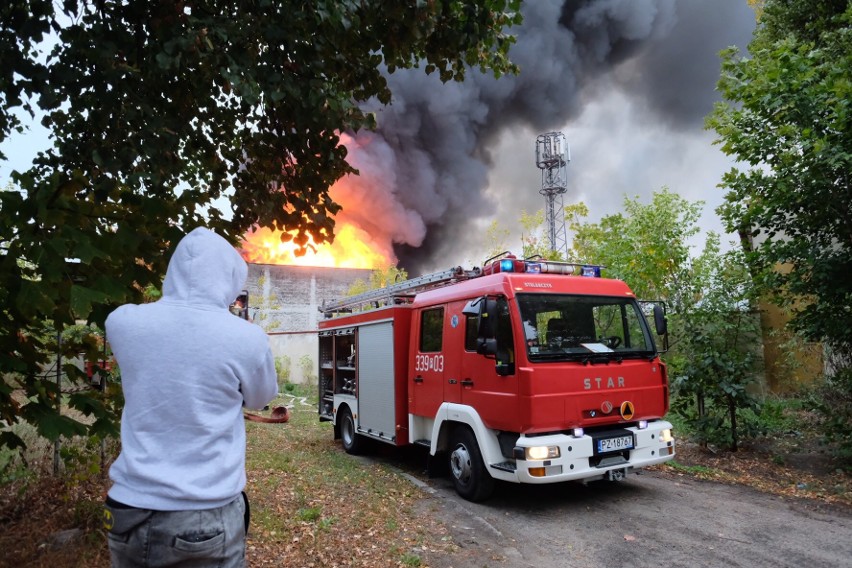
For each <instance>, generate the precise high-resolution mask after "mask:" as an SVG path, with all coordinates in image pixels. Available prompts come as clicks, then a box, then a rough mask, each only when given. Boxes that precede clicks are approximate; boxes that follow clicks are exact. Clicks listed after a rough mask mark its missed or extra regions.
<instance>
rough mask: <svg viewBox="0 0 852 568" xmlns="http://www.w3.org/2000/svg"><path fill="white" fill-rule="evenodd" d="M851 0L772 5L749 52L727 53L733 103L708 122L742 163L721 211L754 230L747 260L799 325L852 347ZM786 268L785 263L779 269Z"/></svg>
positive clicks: (730, 178)
mask: <svg viewBox="0 0 852 568" xmlns="http://www.w3.org/2000/svg"><path fill="white" fill-rule="evenodd" d="M850 24H852V7H850V6H849V5H848V4H847V3H834V2H825V1H822V0H807V1H804V2H795V3H794V2H782V1H770V2H767V3H766V10H765V13H764V15H763V16H762V18H761V20H760V26H759V28H758V30H757V32H756V34H755V38H754V40H753V42H752V43H751V45H750V46H749V52H750V58H748V59H746V58H742V57H740V55H739V54H738V53H737V52H736V51H734V50H728V51H725V52H723V54H722V57H723V64H722V78H721V79H720V81H719V88H720V90H721V91H722V93H723V95H724V96H725V98H726V99H727V100H728V101H729V102H726V103H724V104H719V105H717V106H716V109H715V110H714V112H713V114H711V115H710V116H709V117H708V119H707V124H708V126H709V127H711V128H713V129H714V130H716V132H717V133H718V134H719V141H718V142H719V143H720V144H721V146H722V150H723V151H724V152H726V153H727V154H730V155H732V156H734V157H735V158H736V159H737V160H738V161H739V162H741V163H743V164H745V165H746V166H745V169H744V170H743V169H740V168H737V169H733V170H731V172H729V173H728V174H726V175H725V176H724V179H723V183H722V187H724V188H725V189H726V190H727V194H726V198H725V199H726V202H725V204H724V205H723V206H722V207H721V208H720V210H719V211H720V214H721V215H722V218H723V219H724V221H725V222H726V224H727V226H728V228H729V230H735V231H740V232H741V233H742V234H750V235H751V236H752V237H753V241H754V242H753V244H751V245H749V247H750V253H749V257H748V261H749V263H750V265H751V267H752V270H753V272H754V273H755V275H756V278H757V280H758V282H760V283H761V284H762V285H763V286H764V289H765V291H766V292H767V294H768V295H769V296H771V297H773V298H775V299H776V301H777V302H778V303H780V304H781V305H782V306H784V307H787V308H790V309H792V310H793V313H794V318H793V320H792V322H791V325H792V328H793V329H794V330H796V331H798V332H799V333H801V334H802V335H803V336H804V337H805V338H807V339H809V340H812V341H825V342H828V343H830V344H832V345H833V346H834V348H835V349H840V350H842V351H843V352H845V353H847V354H850V353H852V315H850V314H848V313H847V311H846V310H845V309H844V308H845V307H846V306H848V305H849V302H850V298H852V281H850V280H849V278H844V277H842V276H840V275H841V274H849V273H850V271H852V224H850V221H849V219H850V218H852V186H850V177H849V172H850V171H852V136H850V132H852V130H851V129H850V113H849V108H850V104H852V102H850V101H852V97H850V95H852V92H850V79H849V77H850V74H852V31H850V30H851V29H852V28H850ZM780 267H783V270H781V269H779V268H780Z"/></svg>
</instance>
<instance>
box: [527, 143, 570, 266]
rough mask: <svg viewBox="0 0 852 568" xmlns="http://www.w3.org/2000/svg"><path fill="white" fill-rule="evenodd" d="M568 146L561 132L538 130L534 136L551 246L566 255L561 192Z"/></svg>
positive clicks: (565, 187) (565, 186) (565, 183)
mask: <svg viewBox="0 0 852 568" xmlns="http://www.w3.org/2000/svg"><path fill="white" fill-rule="evenodd" d="M570 161H571V150H570V149H569V148H568V144H567V143H566V142H565V135H564V134H562V133H561V132H548V133H547V134H540V135H539V136H538V138H536V140H535V165H536V166H538V168H539V169H540V170H541V190H539V193H540V194H542V195H543V196H544V199H545V216H546V219H545V221H546V223H547V230H548V238H549V239H550V250H551V251H553V252H554V253H559V254H561V255H562V257H563V259H567V258H568V234H567V232H566V230H565V205H564V202H563V200H562V195H563V194H564V193H565V192H566V191H568V162H570Z"/></svg>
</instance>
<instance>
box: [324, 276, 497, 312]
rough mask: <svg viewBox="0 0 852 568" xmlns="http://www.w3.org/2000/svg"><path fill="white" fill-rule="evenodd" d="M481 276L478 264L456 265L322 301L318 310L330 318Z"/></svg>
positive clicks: (407, 299) (395, 301) (404, 299)
mask: <svg viewBox="0 0 852 568" xmlns="http://www.w3.org/2000/svg"><path fill="white" fill-rule="evenodd" d="M481 275H482V270H481V269H480V268H478V267H477V268H473V269H472V270H464V269H463V268H462V267H461V266H456V267H454V268H450V269H449V270H442V271H440V272H435V273H433V274H426V275H424V276H418V277H417V278H412V279H410V280H404V281H402V282H398V283H396V284H391V285H390V286H385V287H384V288H378V289H376V290H369V291H367V292H364V293H362V294H356V295H354V296H349V297H348V298H341V299H338V300H333V301H331V302H323V304H322V306H321V307H320V308H319V311H321V312H322V313H323V314H324V315H325V317H331V315H332V314H333V313H334V312H351V311H353V310H356V309H365V308H379V307H381V306H389V305H392V304H402V303H408V302H410V301H411V300H412V299H413V298H414V296H415V295H416V294H417V293H419V292H424V291H426V290H430V289H432V288H438V287H440V286H446V285H447V284H453V283H455V282H461V281H462V280H467V279H469V278H476V277H477V276H481Z"/></svg>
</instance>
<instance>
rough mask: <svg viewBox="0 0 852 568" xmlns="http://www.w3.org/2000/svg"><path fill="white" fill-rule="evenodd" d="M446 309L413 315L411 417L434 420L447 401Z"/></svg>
mask: <svg viewBox="0 0 852 568" xmlns="http://www.w3.org/2000/svg"><path fill="white" fill-rule="evenodd" d="M445 314H446V308H445V306H431V307H428V308H422V309H420V310H417V311H416V312H415V313H414V316H413V317H414V322H413V325H412V327H413V329H415V330H416V332H415V333H414V335H413V337H412V338H411V357H412V358H413V360H412V361H411V362H410V365H409V369H410V371H409V372H410V373H411V379H410V381H411V382H410V383H409V385H410V386H409V396H410V399H411V400H410V406H409V407H410V409H411V412H412V414H415V415H417V416H425V417H428V418H434V417H435V415H436V414H437V413H438V407H439V406H441V403H442V402H443V401H444V384H445V382H446V381H445V378H444V375H445V366H446V359H445V355H444V354H445V345H446V338H445V337H444V330H445V327H446V326H445V322H444V317H445Z"/></svg>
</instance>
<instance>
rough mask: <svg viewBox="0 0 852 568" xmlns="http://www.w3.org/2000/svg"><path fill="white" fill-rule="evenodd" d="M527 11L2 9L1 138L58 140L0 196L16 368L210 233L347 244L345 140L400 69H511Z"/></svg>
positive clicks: (331, 1)
mask: <svg viewBox="0 0 852 568" xmlns="http://www.w3.org/2000/svg"><path fill="white" fill-rule="evenodd" d="M519 4H520V0H476V1H472V0H430V1H422V0H406V1H399V0H362V1H358V2H353V1H339V0H315V1H313V2H301V1H299V2H296V1H288V0H242V1H234V2H211V1H193V0H187V1H182V2H175V1H172V0H153V1H148V0H144V1H143V0H130V1H125V2H92V1H88V0H76V1H75V0H64V1H62V2H57V1H54V0H7V1H6V2H4V3H3V5H2V8H0V141H2V140H5V139H7V138H9V137H10V136H12V135H14V134H15V133H18V132H21V131H22V130H23V128H24V126H23V124H22V122H21V121H20V119H19V118H18V117H19V116H21V115H22V114H26V113H28V114H30V115H31V116H33V117H36V116H38V117H41V118H40V119H41V123H42V124H43V125H44V126H45V127H46V128H47V129H48V131H49V132H50V134H51V144H52V145H51V147H50V149H49V150H47V151H46V152H43V153H41V154H39V155H38V157H37V158H36V159H35V160H34V162H33V164H32V167H31V168H30V169H28V170H27V171H23V172H14V173H13V176H12V177H13V181H14V183H15V186H16V188H15V189H14V190H13V191H3V192H0V303H2V305H3V311H2V314H0V321H2V332H0V372H2V373H4V374H5V373H9V372H13V371H14V372H16V373H19V374H22V375H24V376H27V377H32V376H34V375H36V374H38V372H39V371H40V368H41V365H42V364H43V363H45V362H46V355H45V349H44V348H45V341H44V340H43V339H42V337H46V336H50V333H51V332H50V331H49V330H45V329H39V328H42V327H44V326H51V325H52V326H55V327H57V328H61V327H62V326H65V325H69V324H72V323H74V322H75V321H76V320H89V321H95V322H102V321H103V320H104V318H105V316H106V314H107V313H108V311H109V310H110V309H111V308H112V307H113V306H114V305H116V304H120V303H124V302H126V301H129V300H138V299H141V297H142V291H143V290H145V289H146V287H148V286H149V285H151V284H153V285H155V286H156V285H158V284H159V282H160V278H161V276H162V274H163V273H164V272H165V267H166V262H167V258H168V252H169V250H170V248H171V247H173V246H175V244H176V243H177V241H178V240H179V238H180V237H181V236H182V235H183V234H185V232H186V231H187V230H188V229H190V228H192V227H194V226H198V225H206V226H209V227H211V228H213V229H216V230H217V231H218V232H220V233H221V234H223V235H225V236H226V237H228V238H230V239H232V240H234V241H236V239H237V238H238V237H239V236H240V235H242V234H244V233H245V231H246V230H247V229H248V228H249V227H251V226H253V225H256V224H257V225H261V226H265V227H271V228H276V229H286V230H296V236H295V237H294V241H295V243H296V244H298V245H300V246H304V245H306V243H307V242H308V237H309V236H311V237H313V240H314V241H315V242H323V241H326V240H331V239H332V238H333V227H334V222H333V216H334V214H335V213H336V212H337V211H338V210H339V205H337V204H336V203H334V202H333V201H332V200H331V199H330V197H329V193H328V189H329V187H330V186H331V184H333V183H334V182H335V181H336V180H338V179H339V178H340V177H341V176H343V175H345V174H347V173H351V172H353V171H354V170H353V169H352V168H351V166H349V164H348V163H347V162H346V148H345V147H343V146H342V145H341V144H340V138H339V135H340V133H341V132H345V131H350V130H351V131H356V130H358V129H360V128H364V127H371V126H373V125H374V118H373V116H371V115H369V114H365V113H364V112H363V111H362V110H361V108H360V107H359V103H361V102H364V101H368V100H370V99H373V98H375V99H377V100H378V101H380V102H382V103H388V102H389V101H390V100H391V98H392V93H391V92H390V91H389V88H388V84H387V82H386V80H385V73H393V72H394V71H395V70H397V69H401V68H412V67H421V68H422V69H423V70H424V71H425V72H427V73H438V74H439V76H440V78H441V79H442V80H444V81H449V80H459V79H462V78H463V77H464V75H465V72H466V70H467V69H469V68H477V69H481V70H487V69H490V70H492V71H493V72H494V74H495V75H498V76H499V75H500V74H502V73H505V72H512V71H514V70H515V69H514V66H513V65H512V64H511V63H510V62H509V61H508V59H507V53H508V49H509V46H510V45H511V43H512V37H511V36H508V35H505V33H504V30H506V29H507V28H508V27H509V26H511V25H513V24H517V23H519V22H520V19H521V18H520V14H519V11H518V10H519ZM54 39H55V41H54ZM48 50H49V51H48ZM46 51H47V52H46ZM2 158H3V156H0V159H2ZM217 199H224V200H225V201H226V202H227V201H228V200H229V201H230V208H231V211H230V213H231V215H230V218H226V216H224V215H223V214H222V212H221V211H219V210H218V208H217V207H218V206H217V205H216V203H215V202H216V200H217ZM69 259H71V260H69ZM5 380H6V379H4V384H3V387H2V388H0V410H2V417H3V419H4V420H10V421H12V420H14V418H15V417H16V416H17V415H18V408H17V407H16V406H15V404H14V401H12V399H11V397H10V394H9V393H10V390H11V389H10V388H9V386H8V384H6V383H5ZM28 380H30V379H28ZM37 399H38V400H42V401H46V400H47V398H46V396H45V397H41V396H40V395H39V397H37Z"/></svg>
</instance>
